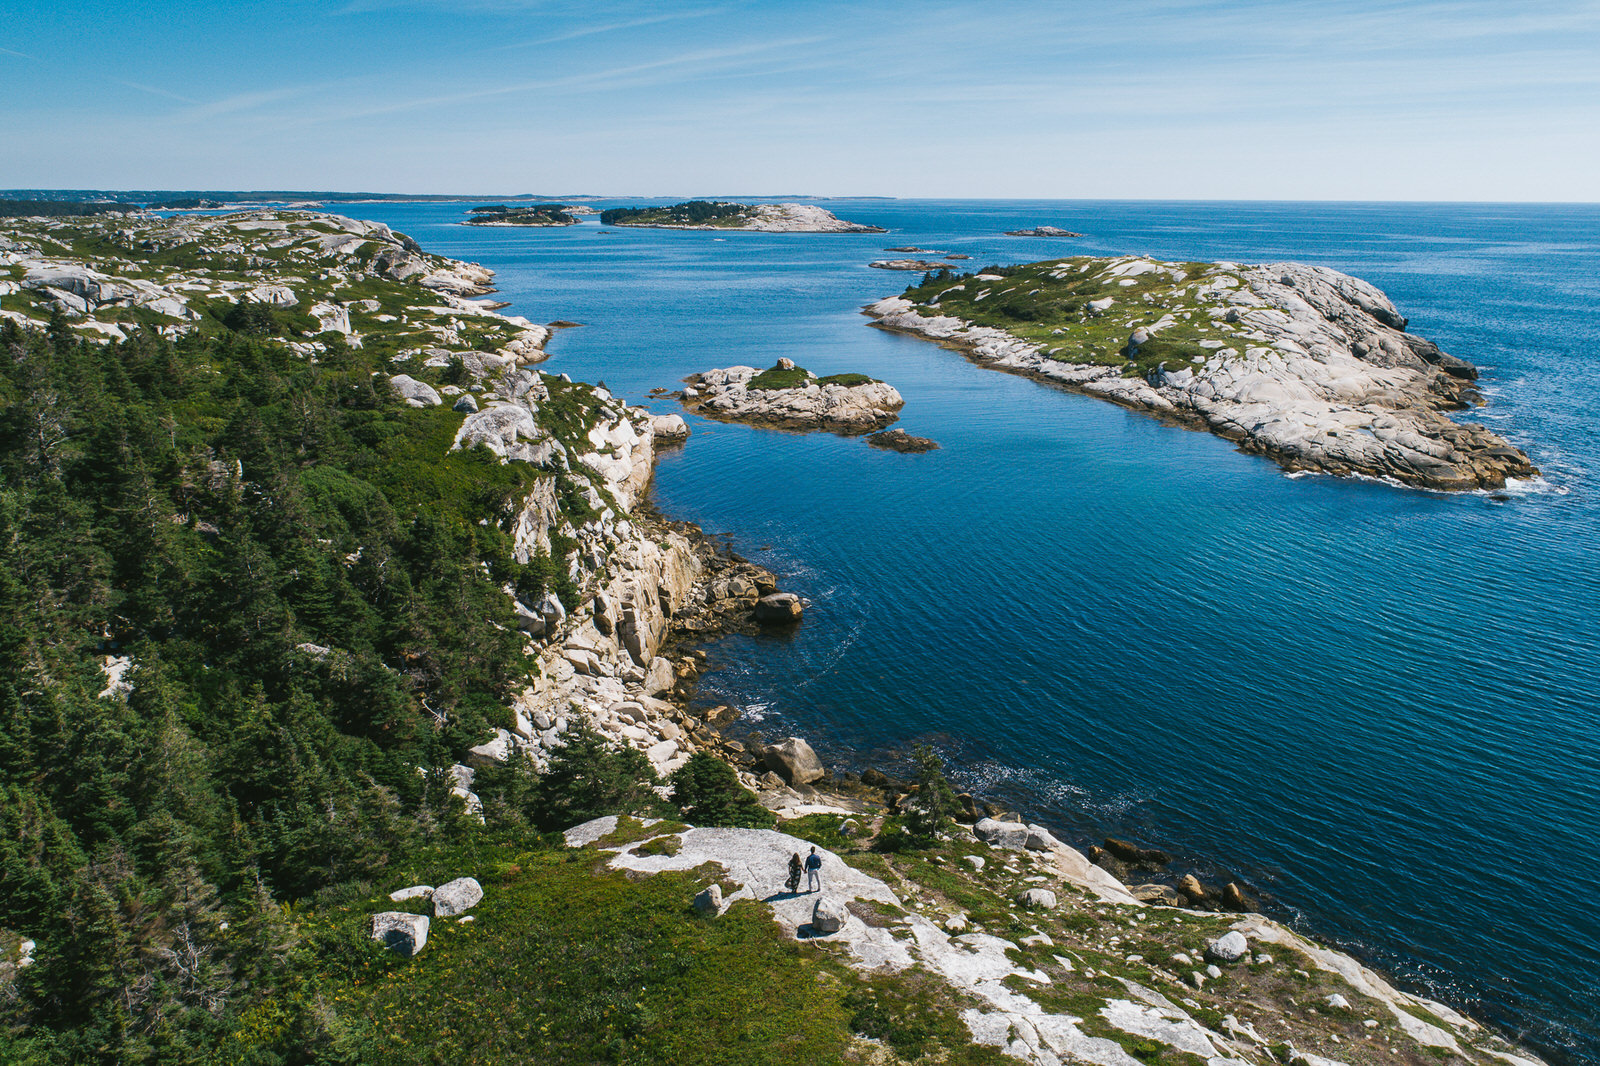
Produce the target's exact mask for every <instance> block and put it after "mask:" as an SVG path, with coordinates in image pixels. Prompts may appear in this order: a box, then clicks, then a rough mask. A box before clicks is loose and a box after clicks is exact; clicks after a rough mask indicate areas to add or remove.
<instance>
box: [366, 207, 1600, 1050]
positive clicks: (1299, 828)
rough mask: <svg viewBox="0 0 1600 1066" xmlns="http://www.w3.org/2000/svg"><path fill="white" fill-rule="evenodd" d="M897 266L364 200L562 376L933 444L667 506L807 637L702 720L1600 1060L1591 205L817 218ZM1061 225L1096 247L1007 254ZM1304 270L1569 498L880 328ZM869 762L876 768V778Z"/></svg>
mask: <svg viewBox="0 0 1600 1066" xmlns="http://www.w3.org/2000/svg"><path fill="white" fill-rule="evenodd" d="M826 206H828V207H830V208H831V209H833V210H835V211H836V212H837V213H838V214H839V215H840V216H841V217H845V218H850V219H853V220H857V221H862V222H873V223H877V224H879V225H883V226H886V227H888V228H889V229H890V230H891V232H890V233H888V234H885V235H860V236H855V235H849V236H847V235H761V234H738V233H735V234H726V235H725V239H722V240H716V239H714V238H715V237H716V235H715V234H713V233H704V232H692V233H685V232H671V231H654V230H632V231H629V230H623V231H617V232H613V233H611V234H601V233H599V232H597V231H598V229H599V227H598V226H597V225H596V224H594V223H592V222H591V223H587V224H584V225H581V226H577V227H572V228H570V229H564V230H517V229H497V228H491V229H473V228H466V227H462V226H459V225H455V224H454V223H455V222H456V221H457V220H459V218H460V217H461V212H462V210H463V207H462V206H461V205H438V204H426V205H422V204H418V205H410V204H407V205H396V204H364V205H353V206H350V207H348V208H346V209H347V210H349V211H350V212H352V213H357V214H360V215H362V216H363V217H368V218H374V219H378V220H381V221H384V222H388V223H390V224H392V225H394V226H395V227H396V228H398V229H401V230H403V231H405V232H407V233H409V234H411V235H412V236H414V237H415V238H417V239H418V240H419V241H421V242H422V244H423V245H424V246H425V247H427V248H428V249H430V250H432V251H437V252H441V253H444V254H448V255H452V256H457V257H461V258H467V259H473V260H477V261H479V262H482V263H484V264H485V265H487V266H489V267H492V268H494V269H495V270H497V271H499V285H500V289H501V292H502V294H503V298H505V299H508V300H512V301H514V306H513V307H512V308H511V309H510V310H511V312H512V313H520V314H524V315H527V316H528V317H530V318H533V319H535V320H536V321H546V320H551V319H556V318H568V319H576V320H578V321H581V322H584V323H586V326H585V328H583V329H576V330H571V331H567V332H565V333H563V334H561V335H560V336H559V338H558V339H557V340H556V341H555V342H554V343H553V344H552V350H553V351H554V352H555V355H554V357H553V358H552V359H551V360H550V361H549V362H548V363H547V364H546V366H545V369H547V370H549V371H551V372H562V371H564V372H567V373H570V374H571V375H572V376H573V377H575V378H579V379H584V380H591V381H593V380H603V381H605V383H606V384H607V385H608V386H610V387H611V389H612V390H613V391H615V392H617V393H619V394H620V395H622V396H624V397H626V398H627V399H629V400H631V401H633V402H638V403H648V404H649V405H650V406H652V407H654V408H655V409H657V410H660V411H671V410H676V409H677V405H676V403H675V402H673V401H671V400H668V399H657V400H651V399H649V398H648V397H647V392H648V390H650V389H651V388H653V387H657V386H661V387H666V388H675V387H676V386H677V385H678V382H679V380H680V379H681V378H683V377H684V376H685V375H687V374H689V373H692V372H695V371H699V370H704V369H707V368H710V367H715V366H728V365H732V364H735V363H745V364H751V365H756V366H767V365H770V364H771V363H772V362H773V361H774V360H776V359H777V358H778V357H780V356H788V357H790V358H792V359H794V360H795V361H796V362H798V363H800V364H801V365H802V366H805V367H808V368H810V369H812V370H814V371H816V372H818V373H823V374H825V373H836V372H842V371H863V372H866V373H868V374H871V375H873V376H875V377H880V378H883V379H885V380H887V381H889V382H891V383H892V384H894V385H895V386H896V387H897V388H899V390H900V391H901V392H902V393H903V394H904V396H905V398H906V407H905V410H904V412H903V415H902V419H901V422H900V425H902V426H904V427H905V428H906V429H907V430H909V431H911V432H913V433H917V434H922V435H926V436H931V437H933V438H934V439H936V440H938V441H939V442H940V443H941V444H942V445H943V448H942V450H940V451H937V452H932V453H929V454H926V455H899V454H895V453H887V452H880V451H876V450H874V449H871V448H868V447H866V446H865V445H864V444H863V443H861V442H860V441H858V440H850V439H844V438H840V437H835V436H830V435H825V434H811V435H799V434H792V433H782V432H776V431H771V430H759V429H754V428H749V427H742V426H727V425H719V424H716V423H711V422H705V421H701V420H696V419H691V423H692V425H693V428H694V436H693V437H692V438H691V440H690V441H689V443H688V445H687V446H686V447H685V448H684V449H682V450H681V451H677V452H669V453H668V454H667V455H666V456H665V457H664V458H663V460H662V462H661V465H660V469H659V473H658V476H657V484H656V497H657V502H658V503H659V505H660V506H661V508H662V509H663V510H664V511H665V512H666V513H667V514H669V515H672V516H674V517H678V518H685V519H691V520H694V521H696V522H699V523H700V524H701V525H702V526H704V527H705V528H706V529H707V530H708V531H716V532H726V533H728V534H729V535H730V536H731V537H732V541H733V544H734V545H735V547H736V549H737V550H739V551H740V552H741V553H742V554H744V555H746V556H748V557H750V558H752V559H753V560H756V561H758V562H761V563H763V564H765V565H768V566H770V567H772V568H773V569H774V570H776V571H778V572H780V573H781V574H783V575H784V576H785V579H786V585H787V586H788V587H789V588H792V589H794V590H796V591H799V592H801V593H802V594H804V595H806V596H808V597H810V598H811V599H812V600H813V601H815V602H814V605H813V607H812V608H811V609H810V611H809V612H808V614H807V617H806V620H805V622H804V623H803V624H802V626H801V627H800V629H799V630H798V632H796V633H795V634H794V635H793V636H792V637H789V638H782V639H778V638H771V639H759V640H757V639H743V638H740V639H731V640H727V641H723V642H722V643H720V644H718V645H717V646H715V647H714V648H712V649H711V654H712V661H713V663H714V664H715V665H717V666H718V667H720V669H719V670H718V671H717V672H715V673H713V674H711V675H710V676H709V677H708V679H707V681H706V682H705V684H704V686H703V690H702V691H703V695H704V696H705V697H706V699H707V700H711V701H723V700H727V701H732V702H737V703H739V704H741V705H743V706H746V707H748V708H750V710H751V717H752V719H754V720H756V723H757V725H758V727H759V728H761V729H764V730H768V731H771V732H774V733H778V732H790V731H792V732H796V733H800V734H802V735H805V736H807V737H808V738H811V739H812V741H813V743H814V744H815V745H816V747H817V748H818V749H819V751H821V752H822V753H823V755H824V757H825V758H827V757H832V758H833V759H835V760H838V761H839V762H842V763H845V764H852V763H853V764H854V765H856V766H857V767H858V768H859V766H860V765H861V759H862V758H863V756H861V755H860V754H859V753H863V752H866V753H881V755H882V756H883V757H886V758H887V757H891V756H892V753H893V752H895V751H903V750H904V749H905V747H906V746H907V745H909V744H910V743H912V742H914V741H918V740H931V741H933V742H934V743H935V745H936V746H937V747H938V748H939V749H940V750H941V751H943V752H944V753H945V754H946V756H947V757H948V758H949V759H950V760H951V761H952V763H953V764H954V766H955V767H956V773H955V775H954V776H955V777H956V778H957V780H958V782H959V783H960V784H962V785H964V786H966V787H969V788H972V789H974V790H977V791H980V792H983V793H987V794H992V795H1000V796H1003V797H1005V798H1008V799H1010V800H1012V801H1013V802H1014V803H1016V804H1017V805H1019V806H1020V807H1022V808H1023V809H1025V810H1027V811H1028V812H1029V813H1031V814H1033V815H1035V816H1036V817H1038V818H1039V819H1040V820H1042V821H1045V822H1046V823H1048V824H1052V825H1054V826H1056V827H1058V828H1059V829H1060V830H1061V831H1062V832H1063V833H1064V835H1067V836H1069V837H1072V838H1074V839H1077V840H1079V841H1084V840H1088V839H1091V838H1095V837H1098V836H1100V835H1103V834H1105V833H1107V832H1114V833H1117V834H1122V835H1128V836H1132V837H1135V838H1137V839H1140V840H1143V841H1146V842H1149V843H1152V844H1157V845H1161V846H1164V847H1168V848H1169V849H1172V850H1176V851H1177V852H1179V853H1180V854H1183V855H1184V856H1185V858H1186V859H1189V860H1192V861H1198V862H1204V863H1206V864H1209V865H1208V868H1210V869H1213V870H1226V871H1230V872H1232V873H1234V874H1237V875H1240V876H1242V877H1244V878H1246V879H1247V880H1248V881H1249V882H1250V883H1251V884H1252V885H1253V886H1255V887H1256V888H1257V889H1258V890H1259V891H1263V892H1265V893H1268V894H1269V895H1270V896H1271V897H1272V899H1273V900H1274V901H1275V904H1276V906H1277V907H1278V908H1279V913H1286V914H1289V915H1291V916H1293V917H1295V919H1296V920H1297V921H1299V922H1300V923H1301V924H1302V925H1303V927H1305V928H1307V929H1309V930H1311V931H1314V932H1316V933H1319V934H1321V935H1323V936H1325V937H1328V938H1331V939H1334V940H1336V941H1338V942H1340V943H1342V944H1344V945H1346V946H1349V947H1352V948H1353V949H1355V950H1356V951H1358V952H1359V953H1360V954H1361V955H1363V957H1365V958H1367V959H1369V960H1371V961H1373V962H1374V963H1376V964H1377V965H1379V966H1380V967H1383V968H1385V969H1387V970H1388V971H1390V972H1392V973H1395V974H1397V975H1400V977H1401V978H1402V980H1403V982H1404V983H1406V984H1408V985H1410V986H1411V987H1414V988H1424V989H1427V990H1430V991H1432V992H1433V993H1434V994H1435V995H1438V996H1440V997H1442V998H1445V999H1447V1000H1449V1001H1451V1002H1454V1003H1457V1004H1460V1005H1464V1006H1467V1007H1469V1008H1471V1009H1473V1010H1475V1011H1477V1012H1479V1013H1480V1014H1482V1015H1484V1016H1486V1017H1489V1018H1491V1019H1493V1020H1494V1021H1496V1022H1497V1023H1499V1024H1500V1025H1502V1026H1503V1027H1505V1028H1506V1029H1507V1030H1508V1031H1510V1032H1512V1033H1513V1034H1522V1035H1523V1036H1524V1038H1525V1039H1527V1040H1528V1041H1529V1042H1530V1043H1532V1044H1533V1045H1535V1046H1536V1047H1539V1048H1541V1049H1544V1050H1545V1051H1546V1052H1547V1053H1550V1054H1552V1055H1553V1056H1555V1057H1558V1058H1562V1059H1565V1060H1567V1061H1600V1021H1597V1019H1600V921H1597V919H1596V917H1595V913H1596V908H1595V906H1594V905H1593V903H1592V902H1591V900H1590V898H1589V897H1590V896H1591V895H1592V894H1600V863H1597V862H1596V860H1595V857H1594V850H1593V844H1594V841H1595V840H1596V838H1597V837H1600V739H1597V725H1600V662H1597V654H1596V653H1597V651H1600V620H1597V619H1600V609H1597V602H1600V574H1597V568H1596V562H1597V551H1596V549H1597V548H1600V429H1597V426H1600V390H1597V389H1596V387H1595V381H1596V380H1597V376H1600V374H1597V372H1600V318H1597V315H1596V311H1597V309H1600V207H1597V206H1507V205H1382V204H1371V205H1361V204H1340V205H1324V204H1251V203H1227V204H1218V203H1125V202H1083V201H1073V202H1037V203H1028V202H1020V201H1005V202H973V201H960V202H931V201H921V202H916V201H881V200H861V201H848V200H841V201H828V202H826ZM1039 223H1049V224H1055V225H1059V226H1063V227H1065V228H1068V229H1072V230H1079V231H1082V232H1084V233H1085V234H1087V236H1086V237H1085V238H1083V239H1082V240H1070V241H1067V240H1039V239H1026V238H1007V237H1003V236H1000V234H1001V232H1002V231H1003V230H1006V229H1012V228H1017V227H1020V226H1031V225H1035V224H1039ZM903 244H918V245H921V246H923V247H927V248H933V249H938V250H940V251H943V252H966V253H968V254H970V255H972V256H973V259H972V261H971V262H970V263H967V264H964V265H965V266H967V267H969V268H971V267H977V266H980V265H982V264H985V263H990V262H1021V261H1029V260H1035V259H1041V258H1047V257H1051V256H1060V255H1067V254H1074V253H1080V252H1090V253H1103V254H1112V253H1124V252H1138V253H1145V254H1150V255H1155V256H1159V257H1164V258H1171V259H1237V260H1241V261H1246V262H1250V261H1265V260H1274V259H1298V260H1302V261H1309V262H1316V263H1325V264H1328V265H1330V266H1333V267H1336V268H1338V269H1341V270H1344V271H1347V272H1349V273H1352V274H1356V275H1358V276H1360V277H1363V278H1366V279H1367V280H1369V281H1371V282H1373V283H1374V284H1376V285H1378V286H1379V287H1380V288H1382V289H1384V290H1385V291H1387V292H1388V293H1389V295H1390V296H1391V297H1392V298H1393V299H1394V301H1395V303H1396V304H1397V305H1398V306H1399V307H1400V308H1401V310H1402V312H1403V313H1405V314H1407V315H1409V316H1410V317H1411V320H1412V325H1411V328H1412V329H1413V330H1414V331H1415V332H1418V333H1421V334H1423V335H1424V336H1427V337H1429V338H1431V339H1433V340H1435V341H1437V342H1438V343H1439V344H1440V345H1441V346H1442V347H1444V348H1445V350H1447V351H1449V352H1452V353H1454V354H1456V355H1460V356H1463V357H1465V358H1467V359H1470V360H1472V361H1473V362H1475V363H1477V364H1478V365H1479V366H1480V368H1481V369H1482V372H1483V386H1484V392H1485V394H1486V395H1487V397H1488V399H1489V403H1488V405H1487V407H1485V408H1484V409H1483V410H1482V411H1480V412H1477V413H1475V414H1473V415H1471V416H1469V417H1475V418H1481V419H1483V420H1485V421H1486V422H1488V423H1489V424H1490V425H1491V426H1493V427H1494V428H1495V429H1496V430H1497V431H1499V432H1500V433H1502V434H1504V435H1505V436H1507V437H1509V438H1510V439H1511V440H1512V441H1514V442H1515V443H1517V444H1519V445H1521V446H1522V447H1524V448H1525V449H1526V450H1527V451H1528V453H1529V454H1530V455H1531V456H1532V457H1533V459H1534V461H1535V462H1536V463H1537V464H1538V465H1539V466H1540V467H1542V468H1543V469H1544V471H1545V474H1546V480H1545V483H1544V484H1542V485H1535V486H1531V487H1529V488H1528V489H1526V490H1524V491H1518V492H1515V493H1512V494H1509V495H1508V496H1499V497H1497V496H1492V495H1487V494H1474V495H1460V496H1447V495H1441V494H1435V493H1425V492H1418V491H1412V490H1405V489H1397V488H1393V487H1390V486H1387V485H1383V484H1377V483H1372V482H1361V481H1344V480H1337V479H1332V478H1327V477H1300V478H1290V477H1286V476H1284V475H1283V474H1282V473H1281V472H1280V471H1279V470H1278V468H1277V467H1276V466H1274V465H1273V464H1272V463H1270V462H1268V461H1266V460H1264V459H1261V458H1257V457H1251V456H1246V455H1242V454H1239V453H1238V452H1236V451H1234V450H1233V448H1232V446H1231V445H1229V444H1228V443H1226V442H1224V441H1222V440H1220V439H1217V438H1214V437H1211V436H1209V435H1206V434H1202V433H1197V432H1192V431H1188V430H1184V429H1178V428H1173V427H1169V426H1165V425H1162V424H1160V423H1158V422H1157V421H1155V420H1153V419H1151V418H1148V417H1145V416H1141V415H1138V414H1135V413H1131V412H1128V411H1125V410H1123V409H1121V408H1118V407H1115V406H1113V405H1111V404H1108V403H1105V402H1102V401H1098V400H1093V399H1088V398H1084V397H1080V396H1075V395H1072V394H1068V393H1065V392H1062V391H1059V390H1056V389H1052V388H1049V387H1046V386H1043V385H1040V384H1038V383H1035V382H1033V381H1030V380H1026V379H1023V378H1019V377H1013V376H1009V375H1005V374H1000V373H996V372H993V371H987V370H981V369H979V368H977V367H974V366H972V365H971V364H969V363H967V362H966V361H965V360H964V359H962V358H961V357H960V356H959V355H958V354H956V353H953V352H950V351H947V350H944V349H941V348H938V347H936V346H933V345H931V344H927V343H925V342H921V341H917V340H914V339H910V338H905V337H900V336H894V335H890V334H887V333H884V332H882V331H879V330H875V329H872V328H869V326H868V325H867V320H866V319H864V318H863V317H861V316H860V314H859V313H858V309H859V307H860V306H861V305H862V304H864V303H867V302H870V301H871V300H874V299H876V298H878V297H880V296H884V295H888V294H891V293H896V292H898V291H899V290H900V289H901V288H902V287H903V285H904V284H905V283H906V282H907V281H908V280H910V279H909V277H908V276H906V275H900V274H894V273H888V272H884V271H878V270H871V269H867V267H866V263H867V262H868V260H870V259H872V258H878V257H882V254H883V249H884V248H885V247H886V246H891V245H903ZM875 757H876V756H875Z"/></svg>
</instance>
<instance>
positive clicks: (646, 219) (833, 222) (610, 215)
mask: <svg viewBox="0 0 1600 1066" xmlns="http://www.w3.org/2000/svg"><path fill="white" fill-rule="evenodd" d="M600 224H601V225H603V226H633V227H644V228H650V229H696V230H749V231H752V232H758V233H883V232H885V231H884V229H883V228H882V227H881V226H865V225H862V224H860V223H857V222H846V221H845V220H844V219H841V218H839V217H838V216H836V215H835V214H834V213H833V212H832V211H828V210H825V209H823V208H821V207H817V206H815V205H813V204H754V205H752V204H741V203H734V202H732V201H728V200H688V201H686V202H684V203H681V204H671V205H669V206H666V207H613V208H609V209H607V210H605V211H602V212H600Z"/></svg>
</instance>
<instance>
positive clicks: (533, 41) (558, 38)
mask: <svg viewBox="0 0 1600 1066" xmlns="http://www.w3.org/2000/svg"><path fill="white" fill-rule="evenodd" d="M722 10H723V9H721V8H715V7H708V8H702V9H700V10H697V11H675V12H673V13H672V14H669V15H655V16H653V17H651V18H642V19H633V20H631V21H628V22H609V23H606V24H604V25H601V26H583V27H580V28H578V29H575V30H568V31H566V32H565V33H556V34H551V35H549V36H546V37H530V38H528V39H527V40H526V41H515V42H513V43H511V44H503V45H501V46H500V48H501V49H507V48H534V47H538V46H541V45H547V44H560V43H561V42H563V41H576V40H578V39H579V38H580V37H594V36H597V35H599V34H602V33H619V32H621V31H623V30H635V29H639V28H640V27H643V26H659V25H661V24H662V23H663V22H682V21H684V20H685V19H698V18H708V17H710V16H712V15H716V14H720V13H721V11H722Z"/></svg>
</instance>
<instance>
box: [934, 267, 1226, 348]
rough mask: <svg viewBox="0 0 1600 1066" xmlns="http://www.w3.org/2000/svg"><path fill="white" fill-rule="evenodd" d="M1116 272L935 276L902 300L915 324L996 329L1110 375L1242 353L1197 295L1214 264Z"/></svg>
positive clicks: (991, 270)
mask: <svg viewBox="0 0 1600 1066" xmlns="http://www.w3.org/2000/svg"><path fill="white" fill-rule="evenodd" d="M1116 262H1117V261H1116V260H1107V259H1094V258H1090V257H1087V256H1077V257H1074V258H1070V259H1059V260H1049V261H1047V262H1042V263H1028V264H1025V265H1022V266H1005V267H1002V266H987V267H984V268H983V269H981V270H978V271H974V272H972V273H967V274H956V273H954V272H952V271H949V270H941V271H937V272H932V273H929V274H926V275H924V276H923V278H922V280H921V281H920V282H919V283H918V284H916V285H913V286H911V287H910V288H908V289H907V290H906V291H905V297H906V299H908V300H910V301H911V302H912V303H914V304H916V305H917V307H918V309H919V310H920V311H921V312H922V313H923V314H927V315H941V314H942V315H953V316H955V317H957V318H961V319H964V320H966V321H968V322H972V323H975V324H977V325H982V326H992V327H994V328H997V329H1003V330H1006V331H1007V332H1009V333H1012V334H1014V335H1016V336H1018V337H1020V338H1022V339H1024V340H1027V341H1031V342H1033V343H1035V344H1038V345H1039V346H1040V347H1041V348H1042V349H1044V351H1045V353H1046V354H1047V355H1049V356H1050V358H1052V359H1056V360H1058V361H1060V362H1064V363H1085V364H1093V365H1100V366H1111V367H1118V368H1121V369H1122V370H1123V371H1124V373H1126V374H1127V375H1129V376H1135V375H1137V376H1140V377H1144V376H1147V375H1149V374H1150V373H1151V372H1153V371H1154V370H1156V369H1158V368H1160V367H1163V366H1165V367H1168V368H1169V369H1176V368H1178V367H1181V366H1185V365H1192V364H1193V363H1195V362H1197V361H1200V360H1204V359H1205V358H1207V357H1208V356H1209V355H1211V354H1212V353H1213V352H1216V351H1221V352H1222V354H1223V355H1224V356H1226V355H1227V353H1228V351H1229V350H1232V351H1234V352H1236V353H1237V352H1242V344H1243V342H1242V341H1241V339H1240V338H1239V337H1238V335H1237V331H1236V330H1234V329H1233V328H1232V327H1230V325H1229V324H1228V323H1227V322H1225V321H1221V320H1219V319H1218V318H1216V317H1214V316H1213V315H1212V314H1211V313H1210V312H1211V311H1212V310H1215V309H1216V304H1215V303H1213V302H1210V301H1207V300H1206V299H1205V298H1204V297H1203V296H1202V295H1201V294H1200V291H1199V290H1200V288H1201V286H1202V285H1203V284H1204V282H1205V280H1206V277H1207V275H1208V274H1210V273H1211V272H1213V271H1215V270H1216V269H1217V268H1216V265H1215V264H1212V263H1179V264H1173V265H1172V267H1171V269H1170V270H1166V269H1163V270H1156V271H1148V272H1145V273H1139V274H1134V275H1131V276H1122V275H1119V274H1117V273H1116V272H1115V270H1114V269H1111V268H1113V267H1114V264H1115V263H1116ZM1169 316H1170V321H1169V322H1167V324H1165V325H1163V326H1162V327H1161V328H1160V329H1159V331H1158V332H1157V333H1156V334H1155V335H1153V336H1151V338H1150V339H1149V340H1147V341H1145V342H1144V343H1142V344H1138V345H1130V343H1129V338H1130V336H1131V335H1132V334H1133V332H1134V331H1135V330H1137V329H1139V328H1141V327H1150V326H1154V325H1156V324H1157V323H1160V322H1162V320H1163V319H1168V318H1169ZM1201 341H1208V342H1212V343H1211V345H1210V346H1209V347H1207V346H1202V345H1201V343H1200V342H1201Z"/></svg>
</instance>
